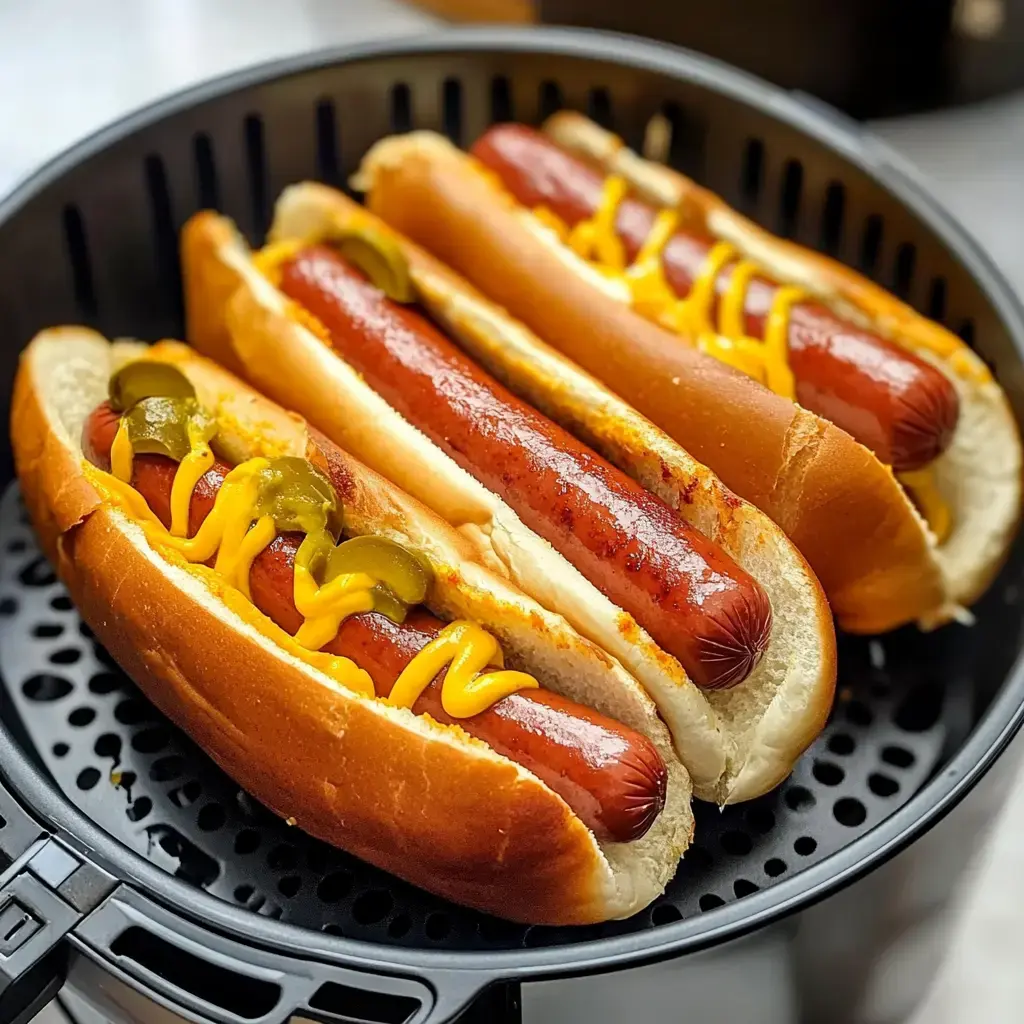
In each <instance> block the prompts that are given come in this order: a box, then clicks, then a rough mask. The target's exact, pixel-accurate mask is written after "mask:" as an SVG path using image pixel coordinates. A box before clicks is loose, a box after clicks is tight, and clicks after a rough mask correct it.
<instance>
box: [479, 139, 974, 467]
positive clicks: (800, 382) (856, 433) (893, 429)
mask: <svg viewBox="0 0 1024 1024" xmlns="http://www.w3.org/2000/svg"><path fill="white" fill-rule="evenodd" d="M471 152H472V154H473V156H474V157H476V159H478V160H479V161H480V162H481V163H482V164H484V165H485V166H486V167H487V168H488V169H489V170H491V171H493V172H494V173H495V174H497V175H498V177H499V178H500V179H501V181H502V183H503V185H504V186H505V188H506V189H508V191H509V192H510V193H511V194H512V195H513V196H514V197H515V199H516V200H517V201H518V202H519V203H521V204H522V205H523V206H525V207H527V208H529V209H535V208H537V207H540V206H544V207H547V208H548V209H549V210H551V212H553V213H555V214H557V215H558V217H560V218H561V219H562V220H563V221H565V223H566V224H568V225H569V226H570V227H573V226H574V225H576V224H577V223H579V222H580V221H581V220H584V219H586V218H587V217H590V216H591V215H592V214H593V213H594V211H595V210H596V209H597V207H598V205H599V204H600V202H601V197H602V192H603V188H604V181H605V175H604V174H603V172H601V171H599V170H597V169H596V168H593V167H591V166H590V165H588V164H587V163H586V162H585V161H583V160H580V159H578V158H577V157H575V156H573V155H572V154H570V153H567V152H565V151H564V150H562V149H560V148H559V147H558V146H557V145H556V144H555V143H553V142H552V141H551V140H549V139H548V138H546V137H545V136H544V135H542V134H541V133H540V132H537V131H535V130H534V129H532V128H527V127H525V126H523V125H514V124H506V125H498V126H496V127H494V128H491V129H490V130H489V131H488V132H486V133H485V134H484V135H483V136H482V137H481V138H480V139H479V140H478V141H477V143H476V144H475V145H474V146H473V148H472V150H471ZM656 213H657V211H656V210H655V208H654V207H653V206H651V205H649V204H647V203H644V202H641V201H640V200H638V199H636V198H633V197H629V198H627V199H625V200H624V201H623V202H622V204H621V205H620V206H619V210H618V215H617V218H616V225H615V227H616V233H617V234H618V236H619V238H620V239H621V241H622V243H623V246H624V248H625V250H626V256H627V259H630V260H632V259H634V258H635V257H636V255H637V253H638V252H639V251H640V248H641V246H642V245H643V243H644V240H645V239H646V238H647V236H648V235H649V234H650V231H651V229H652V227H653V226H654V221H655V216H656ZM713 244H714V240H713V239H710V238H706V237H701V236H699V235H695V234H692V233H687V232H684V231H677V232H676V233H675V234H674V235H673V236H672V238H671V239H670V240H669V241H668V243H667V245H666V246H665V249H664V251H663V254H662V265H663V267H664V270H665V276H666V278H667V280H668V282H669V284H670V285H671V286H672V289H673V290H674V291H675V293H676V294H677V295H679V296H680V297H681V298H682V297H685V296H687V295H688V294H689V292H690V289H691V287H692V286H693V282H694V279H695V278H696V277H697V276H698V274H699V273H700V272H701V269H702V267H703V265H704V262H705V260H706V258H707V255H708V253H709V251H710V250H711V247H712V246H713ZM734 267H735V264H730V265H727V266H726V267H724V268H723V270H722V272H721V273H720V274H719V276H718V279H717V281H716V289H717V293H718V295H719V296H721V295H722V293H723V292H724V291H725V290H726V289H727V288H728V285H729V281H730V279H731V277H732V272H733V269H734ZM777 289H778V285H777V284H776V283H775V282H773V281H769V280H768V279H767V278H764V277H755V278H753V279H752V280H751V282H750V284H749V286H748V287H747V290H746V295H745V302H744V313H745V321H746V323H745V327H746V331H747V333H748V334H749V335H750V336H751V337H755V338H761V337H763V336H764V331H765V323H766V319H767V315H768V312H769V309H770V308H771V304H772V300H773V298H774V296H775V293H776V291H777ZM716 315H717V314H716ZM788 342H789V363H790V368H791V369H792V371H793V375H794V377H795V379H796V398H797V401H798V402H799V403H800V404H801V405H803V406H804V407H805V408H807V409H810V410H812V411H813V412H817V413H819V414H820V415H822V416H824V417H825V418H826V419H829V420H831V421H832V422H833V423H835V424H836V425H837V426H839V427H842V428H843V429H844V430H846V431H847V432H848V433H849V434H851V435H853V437H855V438H856V439H857V440H858V441H860V442H861V443H862V444H864V445H865V446H866V447H868V448H870V449H871V450H872V451H873V452H874V453H875V455H877V456H878V458H879V459H880V460H881V461H882V462H885V463H886V464H888V465H891V466H892V467H893V468H894V469H895V470H897V471H906V470H913V469H919V468H921V467H922V466H925V465H927V464H928V463H929V462H931V461H932V460H934V459H935V458H937V457H938V456H939V455H941V454H942V452H943V451H945V450H946V448H947V447H948V446H949V443H950V441H951V440H952V437H953V432H954V430H955V429H956V424H957V419H958V416H959V400H958V398H957V394H956V390H955V389H954V387H953V385H952V384H951V383H950V381H949V380H947V378H946V377H945V376H944V375H943V374H942V373H940V372H939V371H938V370H936V369H935V368H934V367H932V366H930V365H929V364H928V363H926V362H924V361H923V360H921V359H919V358H918V357H917V356H915V355H913V354H912V353H910V352H907V351H906V350H904V349H902V348H900V347H899V346H897V345H895V344H893V343H892V342H889V341H886V340H884V339H882V338H879V337H877V336H875V335H873V334H870V333H868V332H866V331H864V330H861V329H860V328H857V327H855V326H853V325H852V324H849V323H845V322H844V321H842V320H840V319H838V318H837V317H836V316H835V315H833V314H832V313H831V312H829V311H828V310H827V309H825V308H824V307H823V306H821V305H818V304H816V303H813V302H805V303H797V304H795V305H794V306H793V308H792V313H791V317H790V321H789V331H788Z"/></svg>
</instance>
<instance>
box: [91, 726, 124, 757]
mask: <svg viewBox="0 0 1024 1024" xmlns="http://www.w3.org/2000/svg"><path fill="white" fill-rule="evenodd" d="M92 749H93V750H95V751H96V755H97V757H110V758H113V760H115V761H116V760H117V759H118V758H119V757H120V756H121V737H120V736H118V735H117V733H113V732H105V733H101V734H100V735H99V736H97V737H96V742H95V743H94V744H93V746H92Z"/></svg>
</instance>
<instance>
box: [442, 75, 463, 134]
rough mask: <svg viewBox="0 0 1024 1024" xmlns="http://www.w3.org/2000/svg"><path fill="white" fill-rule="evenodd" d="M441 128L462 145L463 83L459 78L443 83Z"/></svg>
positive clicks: (446, 80)
mask: <svg viewBox="0 0 1024 1024" xmlns="http://www.w3.org/2000/svg"><path fill="white" fill-rule="evenodd" d="M441 130H442V131H443V132H444V134H445V135H447V136H448V138H449V139H451V141H452V142H454V143H455V145H456V146H461V145H462V83H461V82H460V81H459V80H458V79H457V78H446V79H445V80H444V82H443V83H442V84H441Z"/></svg>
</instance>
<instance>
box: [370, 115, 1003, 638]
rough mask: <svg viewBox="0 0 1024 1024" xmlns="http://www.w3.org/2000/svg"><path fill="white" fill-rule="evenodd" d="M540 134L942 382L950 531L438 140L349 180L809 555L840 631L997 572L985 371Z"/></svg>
mask: <svg viewBox="0 0 1024 1024" xmlns="http://www.w3.org/2000/svg"><path fill="white" fill-rule="evenodd" d="M547 127H548V130H549V132H551V133H552V134H553V136H554V137H555V138H556V139H557V141H558V142H559V143H560V144H563V145H567V146H569V147H570V148H574V149H575V150H576V151H577V152H579V151H583V152H585V153H587V155H588V156H590V157H591V158H593V159H597V160H601V161H604V162H606V164H607V165H608V166H609V167H612V166H614V169H615V170H616V171H617V172H618V173H620V174H622V175H624V176H625V177H627V178H628V179H629V181H630V182H631V183H632V184H633V185H634V187H636V188H637V190H638V191H640V192H641V193H642V194H643V195H645V196H650V197H653V198H656V199H657V201H658V202H661V203H664V204H668V205H676V204H678V203H680V202H682V203H683V208H684V209H683V213H684V217H683V223H684V224H687V225H690V224H691V220H690V219H687V217H689V218H692V217H698V218H701V217H703V218H704V220H702V221H701V224H704V225H706V227H707V228H709V229H711V230H712V231H713V232H714V233H719V234H720V235H721V237H723V238H726V239H728V240H730V241H732V242H733V243H734V244H736V245H737V247H738V248H740V249H741V250H742V251H743V252H744V253H748V254H749V255H750V256H751V257H752V258H754V259H756V260H757V261H758V262H760V263H762V264H763V265H764V266H765V268H766V270H767V271H768V272H769V273H771V274H773V275H774V276H776V277H778V278H780V279H782V280H789V279H792V280H794V281H798V282H799V283H801V284H803V285H805V286H807V287H809V288H810V289H811V290H812V291H814V292H815V294H821V295H823V296H825V297H826V299H831V300H832V301H833V302H834V303H835V308H836V309H837V311H839V312H841V313H842V315H843V316H848V317H850V318H851V319H856V321H857V322H859V323H865V322H869V323H870V324H871V326H872V328H873V329H874V330H876V331H879V332H881V333H884V334H885V336H886V337H890V338H892V339H894V340H899V341H900V343H901V344H906V345H908V347H912V348H913V349H914V350H915V351H916V352H918V353H919V354H920V355H922V356H924V357H925V358H928V359H929V360H930V361H932V362H933V363H934V364H935V365H937V366H939V367H940V369H942V370H943V372H945V373H947V374H949V375H950V377H951V379H952V380H953V381H954V384H955V385H956V387H957V390H958V393H959V396H960V399H961V409H962V413H961V418H960V424H959V426H958V429H957V431H956V434H955V436H954V440H953V443H952V445H951V446H950V449H949V450H948V451H947V452H946V453H945V454H944V455H943V456H941V457H940V458H939V459H938V460H936V462H935V463H934V472H935V481H936V484H937V486H938V488H939V490H940V491H941V493H942V496H943V497H944V499H945V500H946V501H947V502H948V503H949V504H950V505H951V507H952V511H953V516H954V519H955V527H954V529H953V532H952V534H951V535H950V537H949V538H948V539H947V540H946V542H945V543H943V544H942V545H939V544H937V543H936V541H935V538H934V537H933V536H932V535H931V533H930V531H929V530H928V529H927V527H926V525H925V523H924V521H923V520H922V518H921V517H920V516H919V515H918V514H917V511H916V509H915V508H914V507H913V505H912V503H911V502H910V500H909V499H908V498H907V496H906V494H905V492H904V491H903V489H902V488H901V487H900V485H899V484H898V483H897V481H896V479H895V478H894V476H893V475H892V473H891V472H890V470H889V469H888V467H885V466H883V465H882V464H881V463H880V462H879V461H878V460H877V459H876V458H875V457H874V456H873V455H872V454H871V453H870V452H869V451H868V450H867V449H866V448H864V447H863V446H862V445H860V444H858V443H857V442H856V441H854V440H853V438H851V437H850V436H849V435H848V434H846V433H845V432H844V431H842V430H840V429H839V428H837V427H836V426H834V425H833V424H831V423H829V422H828V421H826V420H824V419H822V418H821V417H819V416H816V415H814V414H813V413H810V412H807V411H806V410H804V409H801V408H800V407H799V406H797V405H795V404H794V403H793V402H792V401H790V400H789V399H786V398H783V397H780V396H778V395H776V394H773V393H772V392H770V391H768V390H767V389H766V388H764V387H762V386H760V385H759V384H757V383H756V382H754V381H753V380H751V379H749V378H747V377H745V376H743V375H741V374H738V373H736V372H735V371H733V370H731V369H730V368H729V367H727V366H725V365H723V364H722V363H719V362H718V361H717V360H714V359H712V358H710V357H708V356H705V355H703V354H702V353H700V352H698V351H696V350H695V349H693V348H692V347H690V346H688V345H686V344H682V343H681V342H680V340H679V338H678V337H677V336H676V335H674V334H671V333H669V332H668V331H666V330H664V329H663V328H661V327H659V326H657V325H655V324H654V323H651V322H649V321H647V320H645V319H643V318H642V317H641V316H639V315H638V314H636V313H634V312H633V311H632V310H631V309H629V308H628V305H627V303H628V296H627V295H625V294H624V292H623V290H622V289H620V288H617V287H616V286H615V283H614V282H611V281H609V279H607V278H605V277H603V276H602V275H601V274H600V273H599V272H598V271H596V270H595V269H594V268H592V267H591V266H590V265H589V264H587V263H586V262H584V261H583V260H581V259H580V258H579V257H577V256H576V255H575V253H573V252H572V251H571V250H569V249H568V247H566V246H565V245H563V244H562V243H561V242H560V240H559V239H558V238H557V236H556V235H555V233H554V232H553V231H550V230H549V229H547V228H546V227H545V226H544V225H543V224H542V223H541V222H540V221H539V220H538V219H537V218H536V217H535V216H534V215H533V214H532V213H531V212H530V211H529V210H527V209H525V208H523V207H521V206H518V205H517V204H516V203H515V202H514V200H513V199H512V198H511V196H509V195H508V193H506V192H505V191H504V190H503V189H502V188H501V186H500V184H498V183H496V181H495V180H494V178H493V176H492V175H490V174H489V173H488V172H485V171H483V170H482V169H481V168H480V167H479V166H478V165H477V164H476V163H475V161H473V160H472V159H471V158H469V157H468V156H466V155H465V154H464V153H461V152H460V151H459V150H457V149H456V148H455V147H453V146H452V145H451V144H450V143H448V142H447V140H445V139H443V138H441V137H440V136H437V135H434V134H432V133H426V132H419V133H412V134H410V135H405V136H401V137H396V138H392V139H387V140H384V141H382V142H380V143H378V144H377V145H376V146H375V147H373V149H371V151H370V152H369V154H368V155H367V157H366V158H365V160H364V162H363V165H362V167H361V169H360V172H359V174H358V175H357V178H356V179H355V183H356V185H357V187H358V188H360V189H362V190H365V191H366V192H367V204H368V205H369V207H370V208H371V209H372V210H374V211H375V212H377V213H379V214H380V215H381V216H382V217H383V218H384V219H385V220H386V221H388V222H389V223H390V224H391V225H392V226H394V227H395V228H396V229H397V230H399V231H402V232H403V233H405V234H407V235H409V236H410V237H411V238H412V239H413V240H415V241H417V242H420V243H422V244H425V245H426V246H427V247H428V248H430V249H431V251H432V252H434V253H435V254H436V255H437V256H438V257H440V258H441V259H444V260H446V261H447V262H449V263H450V264H451V265H452V266H453V267H454V268H455V269H456V270H458V271H460V272H462V273H465V274H466V275H467V277H468V278H469V279H470V280H471V281H472V282H473V283H474V284H475V285H477V286H478V287H480V288H481V289H482V290H483V291H484V292H485V293H487V294H488V295H489V296H490V297H492V298H493V299H495V300H496V301H498V302H500V303H501V304H502V305H503V306H505V307H507V308H508V309H509V310H510V311H511V312H512V313H514V314H515V315H517V316H519V317H521V318H522V319H523V320H524V321H525V322H526V323H527V325H528V326H529V327H531V328H532V329H533V330H535V331H537V332H538V333H539V334H540V335H541V336H543V337H544V338H545V339H546V340H548V341H549V342H550V343H552V344H554V345H556V346H557V347H558V348H559V349H560V350H561V351H562V352H563V353H564V354H565V355H567V356H569V357H570V358H572V359H574V360H575V361H576V362H578V363H579V364H580V365H582V366H583V367H584V368H585V369H589V370H591V371H592V372H594V373H595V374H597V375H598V376H600V377H601V379H603V380H604V381H606V382H607V383H609V384H610V385H611V386H612V387H614V388H615V390H616V391H617V392H618V394H619V395H620V396H621V397H622V398H624V399H625V400H626V401H628V402H630V403H631V404H632V405H634V406H636V407H637V408H638V409H639V410H640V411H641V412H642V413H644V414H645V415H646V416H647V417H648V418H650V419H651V420H652V421H654V422H655V423H656V424H657V425H658V426H660V427H661V428H662V429H663V430H664V431H665V432H666V433H667V434H668V435H670V436H671V437H673V438H674V439H676V440H677V441H679V442H680V443H681V444H683V445H685V446H686V447H687V449H688V450H689V451H690V452H691V453H692V454H693V455H694V456H695V457H696V458H698V459H700V460H701V461H702V462H706V463H707V464H708V465H709V466H710V467H711V468H712V469H713V470H714V471H715V472H716V473H717V474H718V475H719V476H720V477H721V478H722V480H723V481H724V482H725V484H726V485H727V486H729V487H731V488H732V489H733V490H735V491H736V492H737V493H739V494H741V495H742V496H743V497H745V498H746V499H747V500H749V501H751V502H753V503H754V504H755V505H757V506H758V507H759V508H762V509H764V511H766V512H767V513H768V514H769V515H770V516H771V517H772V518H773V519H774V520H775V521H776V522H777V523H778V524H779V525H780V526H781V527H782V528H783V529H784V530H785V531H786V532H787V533H788V534H789V536H790V537H791V538H792V540H793V541H794V543H795V544H796V546H797V547H798V548H799V549H800V550H801V551H802V552H803V554H804V555H805V556H806V557H807V559H808V561H809V562H810V564H811V566H812V567H813V569H814V570H815V572H816V573H817V575H818V577H819V579H820V580H821V582H822V584H823V586H824V588H825V592H826V594H827V595H828V597H829V601H830V603H831V605H832V609H833V611H834V612H835V614H836V616H837V618H838V620H839V623H840V625H842V626H843V627H844V628H845V629H847V630H850V631H852V632H860V633H875V632H883V631H886V630H889V629H892V628H894V627H896V626H899V625H901V624H904V623H906V622H910V621H914V620H917V621H919V622H920V623H921V624H922V625H925V626H932V625H936V624H939V623H941V622H944V621H948V620H949V619H950V618H953V617H956V616H958V615H962V613H963V606H964V605H965V604H967V603H969V602H970V601H972V600H973V599H975V598H976V597H977V596H978V595H979V594H980V593H981V591H983V590H984V588H985V587H986V586H987V585H988V583H989V582H990V581H991V578H992V576H993V575H994V574H995V572H996V571H997V570H998V567H999V565H1000V564H1001V561H1002V559H1003V557H1004V556H1005V553H1006V550H1007V548H1008V545H1009V540H1010V537H1011V535H1012V532H1013V530H1014V528H1015V525H1016V522H1017V520H1018V516H1019V507H1020V474H1021V449H1020V440H1019V437H1018V434H1017V431H1016V427H1015V425H1014V422H1013V419H1012V415H1011V414H1010V411H1009V407H1008V405H1007V403H1006V399H1005V396H1004V395H1003V393H1002V391H1001V390H1000V388H999V387H998V385H997V384H995V382H994V381H993V380H992V379H991V376H990V375H989V374H988V371H987V370H986V368H985V367H984V364H983V363H981V361H980V360H979V359H978V358H977V357H976V356H975V355H974V354H973V353H972V352H970V350H969V349H967V347H966V346H965V345H963V343H962V342H960V341H959V339H956V338H954V337H953V336H952V335H949V334H948V332H945V331H943V329H942V328H940V327H938V326H937V325H935V324H930V323H929V322H927V321H925V320H924V319H923V318H922V317H919V316H917V314H915V313H913V311H911V310H909V309H908V308H907V307H905V306H904V305H903V304H902V303H899V302H898V301H897V300H895V299H893V298H892V297H891V296H887V295H886V294H885V293H884V292H883V291H882V290H881V289H879V288H876V287H875V286H873V285H869V284H867V283H866V282H864V281H863V280H861V279H860V278H857V276H856V275H854V274H852V273H851V272H849V271H847V270H845V268H840V267H838V265H837V264H834V263H832V262H831V261H826V260H824V259H823V258H821V257H817V256H814V255H812V254H810V253H807V252H806V251H805V250H803V249H801V248H800V247H799V246H795V245H793V244H792V243H784V242H779V241H778V240H776V239H773V238H771V236H769V235H768V234H767V233H766V232H764V231H762V230H761V229H760V228H757V227H755V226H754V225H752V224H750V222H749V221H745V220H744V219H743V218H740V217H739V216H738V215H736V214H735V213H733V212H732V211H729V210H727V208H725V207H724V204H722V203H721V201H720V200H717V199H716V198H715V197H713V196H711V195H710V194H709V193H707V192H706V191H705V190H702V189H697V187H696V186H692V184H691V183H687V182H685V179H680V178H679V176H678V175H675V174H674V172H669V171H666V170H665V169H664V168H660V167H656V166H655V165H653V164H648V163H646V162H644V161H642V160H640V159H639V158H638V157H636V156H635V154H630V153H629V152H628V151H627V150H625V149H624V148H622V145H621V143H620V142H619V141H618V140H615V139H614V137H612V136H609V135H608V134H607V133H603V132H602V130H601V129H598V128H597V127H596V126H592V125H590V124H589V122H586V121H585V119H581V118H579V117H578V116H575V115H559V116H558V117H556V118H554V119H552V120H551V121H549V123H548V126H547ZM862 304H863V308H862V310H861V312H860V313H859V314H857V315H856V317H854V316H853V315H851V309H853V308H854V307H859V306H861V305H862Z"/></svg>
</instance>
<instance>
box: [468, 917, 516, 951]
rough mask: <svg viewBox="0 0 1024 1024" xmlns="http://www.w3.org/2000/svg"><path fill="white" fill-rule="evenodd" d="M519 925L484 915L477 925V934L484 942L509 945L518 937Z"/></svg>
mask: <svg viewBox="0 0 1024 1024" xmlns="http://www.w3.org/2000/svg"><path fill="white" fill-rule="evenodd" d="M520 928H521V925H517V924H513V923H512V922H511V921H503V920H502V919H501V918H500V917H491V916H490V915H489V914H484V915H483V916H482V917H481V918H480V922H479V924H478V925H477V932H478V933H479V935H480V938H481V939H483V940H484V942H501V943H504V944H505V945H508V944H510V943H511V942H512V941H513V940H514V939H516V937H517V936H518V935H519V932H520Z"/></svg>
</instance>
